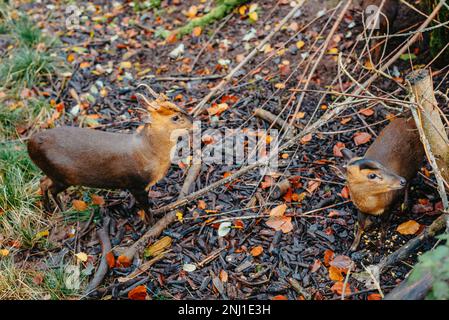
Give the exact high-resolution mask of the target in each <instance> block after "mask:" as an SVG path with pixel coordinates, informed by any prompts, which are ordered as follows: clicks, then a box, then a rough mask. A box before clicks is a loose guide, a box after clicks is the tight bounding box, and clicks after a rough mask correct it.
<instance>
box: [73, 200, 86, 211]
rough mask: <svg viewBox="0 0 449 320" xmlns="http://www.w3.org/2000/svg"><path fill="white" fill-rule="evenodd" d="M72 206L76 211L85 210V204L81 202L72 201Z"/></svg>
mask: <svg viewBox="0 0 449 320" xmlns="http://www.w3.org/2000/svg"><path fill="white" fill-rule="evenodd" d="M72 204H73V207H74V208H75V210H76V211H84V210H86V209H87V203H86V202H84V201H83V200H73V201H72Z"/></svg>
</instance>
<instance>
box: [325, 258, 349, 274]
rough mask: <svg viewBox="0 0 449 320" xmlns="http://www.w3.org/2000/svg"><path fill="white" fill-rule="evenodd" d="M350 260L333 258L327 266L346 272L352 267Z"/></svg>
mask: <svg viewBox="0 0 449 320" xmlns="http://www.w3.org/2000/svg"><path fill="white" fill-rule="evenodd" d="M352 263H353V262H352V260H351V258H349V257H348V256H344V255H339V256H336V257H335V258H333V259H332V260H331V261H330V262H329V264H330V265H331V266H334V267H335V268H338V269H340V270H341V271H345V270H348V269H349V268H350V267H351V265H352Z"/></svg>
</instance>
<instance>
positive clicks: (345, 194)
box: [340, 186, 349, 199]
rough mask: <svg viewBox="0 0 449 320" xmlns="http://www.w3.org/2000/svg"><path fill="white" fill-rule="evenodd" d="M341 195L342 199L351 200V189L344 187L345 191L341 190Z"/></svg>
mask: <svg viewBox="0 0 449 320" xmlns="http://www.w3.org/2000/svg"><path fill="white" fill-rule="evenodd" d="M340 195H341V196H342V198H345V199H349V188H348V186H344V187H343V189H341V192H340Z"/></svg>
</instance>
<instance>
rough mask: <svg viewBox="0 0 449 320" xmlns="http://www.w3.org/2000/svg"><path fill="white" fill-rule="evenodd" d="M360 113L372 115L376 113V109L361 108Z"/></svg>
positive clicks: (367, 115)
mask: <svg viewBox="0 0 449 320" xmlns="http://www.w3.org/2000/svg"><path fill="white" fill-rule="evenodd" d="M359 113H361V114H363V115H364V116H365V117H371V116H372V115H373V114H374V110H373V109H372V108H366V109H362V110H360V111H359Z"/></svg>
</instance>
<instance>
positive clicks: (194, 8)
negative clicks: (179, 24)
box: [186, 6, 198, 19]
mask: <svg viewBox="0 0 449 320" xmlns="http://www.w3.org/2000/svg"><path fill="white" fill-rule="evenodd" d="M197 13H198V7H197V6H190V8H189V10H188V11H187V13H186V16H187V17H189V18H190V19H192V18H195V17H196V15H197Z"/></svg>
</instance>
